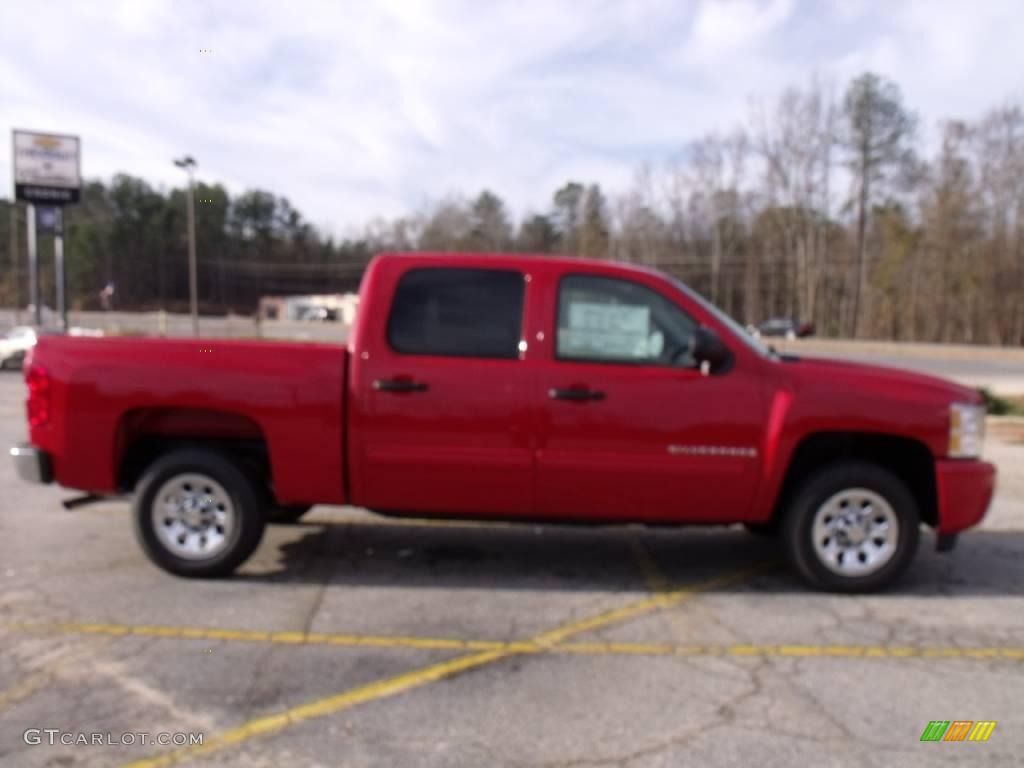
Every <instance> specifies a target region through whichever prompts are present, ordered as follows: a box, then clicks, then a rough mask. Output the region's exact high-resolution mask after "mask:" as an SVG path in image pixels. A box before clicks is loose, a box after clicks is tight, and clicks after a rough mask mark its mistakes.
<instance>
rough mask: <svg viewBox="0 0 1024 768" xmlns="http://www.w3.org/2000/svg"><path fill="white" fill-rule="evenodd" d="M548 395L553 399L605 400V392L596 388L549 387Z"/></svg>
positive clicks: (577, 400) (576, 400)
mask: <svg viewBox="0 0 1024 768" xmlns="http://www.w3.org/2000/svg"><path fill="white" fill-rule="evenodd" d="M548 397H550V398H551V399H552V400H573V401H575V402H578V403H581V402H586V401H588V400H604V392H598V391H597V390H594V389H580V388H576V387H574V388H572V389H549V390H548Z"/></svg>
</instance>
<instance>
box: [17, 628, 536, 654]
mask: <svg viewBox="0 0 1024 768" xmlns="http://www.w3.org/2000/svg"><path fill="white" fill-rule="evenodd" d="M0 628H3V629H8V630H15V631H22V632H40V633H47V634H57V633H67V634H86V635H113V636H116V637H125V636H128V635H139V636H143V637H164V638H186V639H193V640H228V641H240V642H256V643H277V644H281V645H340V646H353V647H360V646H369V647H374V648H417V649H425V650H442V651H443V650H456V651H458V650H473V651H492V650H523V648H522V647H521V646H524V643H516V642H512V643H508V642H502V641H499V640H460V639H456V638H446V637H404V636H388V635H351V634H327V633H306V632H266V631H260V630H247V629H205V628H201V627H160V626H147V625H131V624H95V623H79V622H59V623H50V624H46V623H30V622H8V623H0Z"/></svg>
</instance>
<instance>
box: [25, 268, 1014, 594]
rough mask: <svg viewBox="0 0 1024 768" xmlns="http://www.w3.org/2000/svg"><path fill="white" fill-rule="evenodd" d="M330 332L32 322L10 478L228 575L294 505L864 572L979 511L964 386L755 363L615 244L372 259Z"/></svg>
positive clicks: (831, 578) (863, 582)
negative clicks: (777, 544) (35, 334)
mask: <svg viewBox="0 0 1024 768" xmlns="http://www.w3.org/2000/svg"><path fill="white" fill-rule="evenodd" d="M360 297H361V299H360V307H359V313H358V316H357V318H356V322H355V325H354V327H353V329H352V331H351V333H350V336H349V339H348V344H347V347H346V348H342V347H340V346H334V345H317V344H279V343H264V342H242V341H227V340H217V339H204V340H157V339H88V338H76V339H65V338H45V337H44V338H42V339H40V341H39V343H38V344H37V346H36V347H35V348H34V349H33V351H32V353H31V356H30V358H29V359H28V360H26V363H25V375H26V381H27V384H28V389H29V397H28V402H27V411H28V418H29V434H30V442H29V444H25V445H20V446H16V447H14V448H12V449H11V452H12V454H13V455H14V458H15V462H16V464H17V467H18V470H19V473H20V474H21V475H22V477H24V478H25V479H29V480H35V481H38V482H51V481H55V482H57V483H59V484H60V485H63V486H66V487H69V488H77V489H82V490H85V491H88V492H90V493H93V494H99V495H112V494H121V493H132V494H134V502H133V508H134V511H133V515H134V521H135V527H136V532H137V535H138V538H139V540H140V542H141V544H142V546H143V548H144V549H145V551H146V553H147V554H148V555H149V556H150V558H151V559H153V560H154V561H155V562H156V563H157V564H158V565H160V566H161V567H163V568H165V569H167V570H168V571H171V572H173V573H176V574H179V575H185V576H217V575H223V574H226V573H229V572H231V571H232V570H234V569H235V568H236V567H237V566H238V565H240V564H241V563H242V562H243V561H244V560H245V559H246V558H247V557H248V556H249V555H250V554H251V553H252V551H253V550H254V549H255V548H256V546H257V545H258V543H259V541H260V538H261V536H262V533H263V528H264V525H265V523H266V521H267V520H268V519H272V518H273V517H274V516H291V517H297V516H298V515H300V514H301V513H302V512H303V511H304V510H305V509H307V508H308V507H309V505H312V504H317V503H324V504H352V505H358V506H361V507H366V508H368V509H370V510H373V511H376V512H380V513H385V514H389V513H390V514H402V515H415V516H443V517H450V518H454V517H472V518H477V519H479V518H485V519H486V518H493V519H502V520H506V521H508V520H523V521H531V522H536V521H538V520H548V521H552V522H566V521H571V522H586V523H649V524H669V525H676V524H692V523H699V524H732V523H743V524H746V525H747V527H748V528H749V529H750V530H752V531H754V532H759V533H777V534H779V535H781V537H782V539H783V543H784V546H785V548H786V551H787V553H788V555H789V558H790V560H791V561H792V563H793V565H794V566H795V568H796V570H797V571H798V572H799V573H800V575H801V576H803V578H804V579H806V580H807V581H808V582H810V583H811V584H814V585H816V586H819V587H823V588H827V589H834V590H839V591H864V590H871V589H877V588H879V587H881V586H883V585H885V584H887V583H889V582H890V581H891V580H893V579H894V578H895V577H896V576H897V575H898V574H899V573H901V572H902V571H903V570H904V569H905V567H906V566H907V565H908V564H909V562H910V561H911V559H912V558H913V555H914V552H915V550H916V548H917V544H918V538H919V528H920V526H921V525H922V524H925V525H928V526H931V527H933V528H934V529H935V530H936V531H937V532H938V534H939V536H938V541H939V542H940V548H948V547H950V546H952V543H953V542H954V541H955V535H956V534H957V533H958V532H959V531H961V530H963V529H965V528H968V527H970V526H973V525H975V524H977V523H978V522H979V521H980V520H981V518H982V516H983V515H984V513H985V510H986V509H987V507H988V505H989V503H990V500H991V497H992V494H993V489H994V484H995V469H994V467H993V466H992V465H991V464H988V463H986V462H983V461H981V460H980V458H979V454H980V448H981V440H982V434H983V429H984V410H983V407H982V402H981V399H980V397H979V396H978V395H977V393H975V392H973V391H971V390H969V389H966V388H963V387H960V386H957V385H955V384H952V383H948V382H945V381H942V380H939V379H934V378H930V377H925V376H921V375H918V374H912V373H909V372H903V371H899V370H895V369H885V368H878V367H872V366H865V365H856V364H851V363H840V362H832V361H823V360H810V359H797V358H794V357H789V356H779V355H776V354H775V353H774V352H773V351H771V350H770V348H768V347H765V346H764V345H762V344H761V342H759V341H757V340H756V339H753V338H752V337H751V336H750V335H749V334H747V333H746V332H745V331H744V329H743V328H742V327H740V326H739V325H738V324H736V323H735V322H734V321H733V320H731V319H730V318H728V317H727V316H726V315H724V314H723V313H721V312H720V311H719V310H717V309H716V308H715V307H713V306H712V305H710V304H709V303H707V302H706V301H705V300H704V299H702V298H701V297H699V296H698V295H697V294H696V293H694V292H693V291H691V290H690V289H688V288H687V287H686V286H684V285H683V284H681V283H679V282H677V281H675V280H673V279H672V278H669V277H667V276H666V275H663V274H661V273H659V272H657V271H655V270H652V269H647V268H641V267H637V266H633V265H624V264H617V263H612V262H598V261H588V260H582V259H575V258H552V257H544V256H521V255H515V256H513V255H495V254H486V255H456V254H385V255H380V256H378V257H376V258H375V259H374V260H373V261H372V262H371V263H370V265H369V267H368V268H367V270H366V273H365V275H364V278H363V282H362V285H361V288H360Z"/></svg>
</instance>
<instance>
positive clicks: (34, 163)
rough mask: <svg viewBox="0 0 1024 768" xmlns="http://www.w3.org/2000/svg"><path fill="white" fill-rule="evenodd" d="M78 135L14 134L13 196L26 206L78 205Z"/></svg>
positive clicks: (22, 132)
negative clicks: (44, 204) (27, 204)
mask: <svg viewBox="0 0 1024 768" xmlns="http://www.w3.org/2000/svg"><path fill="white" fill-rule="evenodd" d="M79 148H80V142H79V140H78V137H77V136H64V135H61V134H54V133H35V132H33V131H14V197H15V199H16V200H24V201H25V202H29V203H49V204H50V205H62V204H64V203H77V202H78V196H79V190H80V188H81V186H82V174H81V153H80V152H79Z"/></svg>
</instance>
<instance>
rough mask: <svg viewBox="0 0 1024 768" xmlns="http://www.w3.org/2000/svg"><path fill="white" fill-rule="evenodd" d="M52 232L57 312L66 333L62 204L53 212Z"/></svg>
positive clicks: (66, 310)
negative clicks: (55, 268)
mask: <svg viewBox="0 0 1024 768" xmlns="http://www.w3.org/2000/svg"><path fill="white" fill-rule="evenodd" d="M53 232H54V238H53V255H54V261H55V262H56V267H57V274H56V275H55V276H54V277H55V278H56V283H57V312H58V313H60V322H61V325H62V327H63V328H64V333H67V332H68V307H67V303H66V298H65V297H66V295H67V290H66V289H67V280H66V278H65V273H64V206H62V205H58V206H57V208H56V210H55V212H54V225H53Z"/></svg>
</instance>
